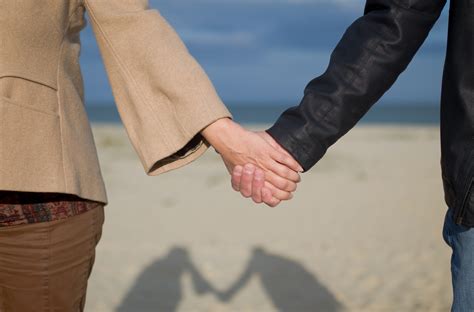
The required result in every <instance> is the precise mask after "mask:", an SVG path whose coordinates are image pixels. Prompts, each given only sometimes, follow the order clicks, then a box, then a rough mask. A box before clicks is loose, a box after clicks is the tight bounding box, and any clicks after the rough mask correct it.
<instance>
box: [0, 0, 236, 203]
mask: <svg viewBox="0 0 474 312" xmlns="http://www.w3.org/2000/svg"><path fill="white" fill-rule="evenodd" d="M85 12H87V13H88V15H89V17H90V23H91V25H92V28H93V30H94V33H95V36H96V39H97V42H98V45H99V48H100V51H101V55H102V59H103V61H104V64H105V67H106V70H107V74H108V77H109V81H110V84H111V86H112V89H113V94H114V98H115V103H116V105H117V107H118V110H119V113H120V116H121V118H122V121H123V124H124V126H125V128H126V130H127V133H128V136H129V138H130V141H131V142H132V144H133V146H134V148H135V150H136V152H137V154H138V156H139V159H140V161H141V163H142V164H143V167H144V169H145V172H146V173H147V174H148V175H157V174H160V173H163V172H165V171H168V170H171V169H175V168H178V167H180V166H183V165H185V164H187V163H189V162H190V161H192V160H194V159H195V158H197V157H198V156H199V155H201V154H202V153H203V152H204V151H205V149H206V148H207V147H208V144H207V143H206V142H204V141H203V138H202V137H201V136H200V135H199V132H200V131H201V130H202V129H203V128H205V127H206V126H207V125H209V124H211V123H212V122H214V121H215V120H217V119H220V118H223V117H229V116H230V113H229V111H228V110H227V109H226V107H225V106H224V105H223V104H222V102H221V100H220V98H219V97H218V95H217V94H216V91H215V90H214V87H213V86H212V84H211V82H210V81H209V79H208V77H207V76H206V74H205V73H204V71H203V70H202V69H201V67H200V66H199V65H198V64H197V62H196V61H195V60H194V59H193V57H192V56H191V55H190V54H189V52H188V51H187V49H186V47H185V46H184V44H183V43H182V41H181V40H180V39H179V38H178V36H177V35H176V33H175V32H174V30H173V29H172V28H171V27H170V25H169V24H168V23H167V22H166V21H165V19H163V17H162V16H161V15H160V13H159V12H158V11H156V10H153V9H150V8H149V7H148V1H146V0H0V190H11V191H30V192H59V193H69V194H75V195H78V196H80V197H82V198H85V199H91V200H96V201H100V202H103V203H107V196H106V192H105V187H104V182H103V179H102V176H101V172H100V168H99V163H98V158H97V152H96V147H95V145H94V141H93V136H92V132H91V128H90V124H89V121H88V118H87V115H86V113H85V110H84V92H83V83H82V76H81V69H80V66H79V56H80V50H81V43H80V36H79V34H80V31H81V30H82V29H83V28H84V27H85V25H86V20H85V18H84V15H85Z"/></svg>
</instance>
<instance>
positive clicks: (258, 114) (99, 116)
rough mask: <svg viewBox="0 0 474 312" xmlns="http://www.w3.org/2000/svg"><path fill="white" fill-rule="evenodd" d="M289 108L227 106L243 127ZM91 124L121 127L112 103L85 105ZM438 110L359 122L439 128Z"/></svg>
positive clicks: (414, 108)
mask: <svg viewBox="0 0 474 312" xmlns="http://www.w3.org/2000/svg"><path fill="white" fill-rule="evenodd" d="M291 106H292V105H289V104H288V105H285V104H281V105H268V104H249V103H246V104H241V103H237V104H230V105H229V106H228V108H229V110H230V112H231V113H232V115H233V118H234V120H235V121H237V122H239V123H242V124H271V123H273V122H275V120H277V118H278V117H279V116H280V114H281V113H282V112H284V111H285V110H286V109H288V108H289V107H291ZM86 110H87V113H88V115H89V119H90V121H91V122H93V123H94V122H95V123H120V122H121V119H120V115H119V113H118V111H117V108H116V106H115V105H113V104H112V103H107V104H104V103H100V104H92V105H86ZM439 114H440V113H439V106H437V105H428V104H422V105H420V104H414V105H408V104H403V105H396V104H391V105H375V106H373V107H372V108H371V109H370V110H369V112H368V113H367V114H366V115H365V116H364V117H363V118H362V119H361V121H360V122H359V123H361V124H394V125H433V126H436V125H438V124H439Z"/></svg>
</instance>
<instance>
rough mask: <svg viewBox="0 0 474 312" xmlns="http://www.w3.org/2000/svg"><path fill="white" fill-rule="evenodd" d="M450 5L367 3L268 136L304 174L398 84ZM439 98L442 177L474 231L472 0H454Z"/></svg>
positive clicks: (396, 0) (461, 219)
mask: <svg viewBox="0 0 474 312" xmlns="http://www.w3.org/2000/svg"><path fill="white" fill-rule="evenodd" d="M445 4H446V0H369V1H367V4H366V7H365V14H364V16H362V17H361V18H359V19H358V20H356V21H355V22H354V23H353V24H352V25H351V26H350V27H349V28H348V29H347V31H346V33H345V34H344V36H343V38H342V39H341V41H340V42H339V44H338V45H337V47H336V49H335V50H334V52H333V53H332V55H331V60H330V64H329V67H328V68H327V70H326V72H325V73H324V74H323V75H322V76H320V77H318V78H316V79H314V80H312V81H311V82H310V83H309V84H308V85H307V87H306V89H305V93H304V97H303V100H302V102H301V104H300V105H299V106H296V107H293V108H290V109H289V110H287V111H286V112H284V113H283V114H282V116H281V117H280V118H279V119H278V121H277V122H276V123H275V125H274V126H272V127H271V128H270V129H269V130H268V133H269V134H270V135H271V136H272V137H274V138H275V139H276V140H277V142H279V143H280V144H281V145H282V146H283V147H284V148H286V149H287V150H288V151H289V152H290V153H291V154H292V155H293V156H294V157H295V159H296V160H297V161H299V163H300V164H301V165H302V167H303V168H304V169H305V170H308V169H310V168H311V167H312V166H313V165H314V164H315V163H316V162H317V161H318V160H319V159H321V157H322V156H323V155H324V154H325V152H326V150H327V148H328V147H329V146H331V145H332V144H334V143H335V142H336V141H337V140H338V139H339V138H340V137H341V136H343V135H344V134H345V133H346V132H347V131H349V130H350V129H351V128H352V127H353V126H354V125H355V124H356V123H357V121H358V120H359V119H361V117H362V116H363V115H364V114H365V113H366V112H367V111H368V110H369V108H370V107H371V106H372V105H373V104H374V103H375V102H377V100H378V99H379V98H380V97H381V96H382V95H383V94H384V93H385V91H387V90H388V89H389V88H390V87H391V86H392V84H393V83H394V82H395V80H396V79H397V77H398V76H399V75H400V73H401V72H402V71H404V70H405V68H406V67H407V66H408V64H409V63H410V61H411V59H412V58H413V56H414V55H415V53H416V52H417V50H418V49H419V47H420V46H421V44H422V43H423V41H424V40H425V38H426V37H427V35H428V33H429V31H430V30H431V28H432V26H433V24H434V23H435V21H436V20H437V19H438V17H439V15H440V14H441V10H442V9H443V7H444V6H445ZM450 5H451V8H450V14H449V36H448V50H447V56H446V63H445V70H444V77H443V90H442V100H441V147H442V157H441V166H442V177H443V183H444V190H445V199H446V203H447V204H448V206H449V207H450V208H452V209H454V215H455V218H456V222H457V223H459V224H463V225H465V226H469V227H473V226H474V191H473V188H474V187H473V173H474V0H451V2H450Z"/></svg>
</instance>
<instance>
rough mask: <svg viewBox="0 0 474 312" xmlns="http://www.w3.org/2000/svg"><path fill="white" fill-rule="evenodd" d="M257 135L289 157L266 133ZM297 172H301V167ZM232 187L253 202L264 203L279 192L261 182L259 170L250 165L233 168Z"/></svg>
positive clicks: (266, 183)
mask: <svg viewBox="0 0 474 312" xmlns="http://www.w3.org/2000/svg"><path fill="white" fill-rule="evenodd" d="M259 135H260V136H261V137H262V138H263V139H264V140H265V141H266V142H267V143H268V144H270V145H271V146H272V147H273V148H275V149H276V150H278V151H280V152H281V153H284V154H286V155H287V156H288V157H291V155H289V154H288V152H287V151H286V150H284V149H283V148H282V147H281V146H280V145H279V144H278V143H277V142H276V141H275V140H274V139H273V138H272V137H271V136H270V135H269V134H268V133H266V132H261V133H259ZM292 159H293V158H292ZM299 171H302V168H301V167H300V170H299ZM232 187H233V189H234V190H235V191H237V192H240V193H241V194H242V195H243V196H245V197H252V199H253V200H254V201H258V200H259V199H262V200H263V201H264V202H267V201H268V200H269V199H271V197H272V193H275V192H279V190H278V189H275V187H274V186H273V185H271V184H269V183H268V182H262V173H261V170H259V169H258V168H256V167H255V166H253V165H252V164H246V165H245V166H243V167H242V166H235V167H234V170H233V172H232ZM292 197H293V195H292V194H291V197H290V198H292ZM290 198H289V199H290Z"/></svg>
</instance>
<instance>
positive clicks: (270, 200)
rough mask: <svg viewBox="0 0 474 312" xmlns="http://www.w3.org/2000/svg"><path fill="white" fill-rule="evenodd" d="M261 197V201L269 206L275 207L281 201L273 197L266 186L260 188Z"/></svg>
mask: <svg viewBox="0 0 474 312" xmlns="http://www.w3.org/2000/svg"><path fill="white" fill-rule="evenodd" d="M262 199H263V202H264V203H265V204H266V205H267V206H270V207H272V208H273V207H276V206H278V205H279V204H280V203H281V200H279V199H277V198H275V197H273V195H272V191H270V190H269V189H268V188H266V187H264V188H263V189H262Z"/></svg>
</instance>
